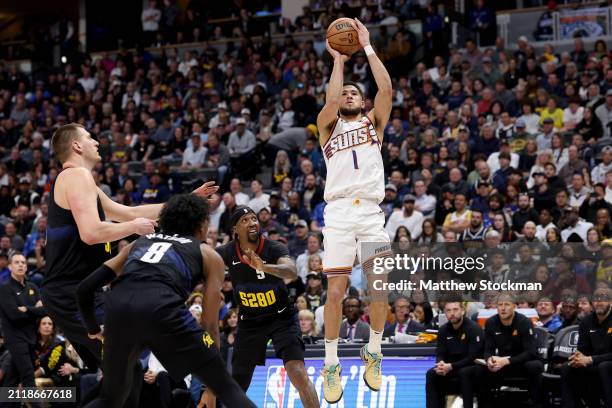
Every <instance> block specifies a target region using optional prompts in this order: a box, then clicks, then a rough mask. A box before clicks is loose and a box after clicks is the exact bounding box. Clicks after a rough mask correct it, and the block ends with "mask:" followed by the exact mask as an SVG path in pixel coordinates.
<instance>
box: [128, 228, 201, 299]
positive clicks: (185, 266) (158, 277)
mask: <svg viewBox="0 0 612 408" xmlns="http://www.w3.org/2000/svg"><path fill="white" fill-rule="evenodd" d="M202 264H203V260H202V250H201V249H200V241H199V240H197V239H196V238H195V237H190V236H179V235H165V234H162V233H157V234H149V235H144V236H142V237H140V238H138V239H137V240H136V242H135V243H134V246H133V247H132V250H131V251H130V254H129V255H128V259H127V261H126V263H125V265H124V267H123V274H122V275H120V276H119V278H118V280H119V281H121V280H125V279H130V280H144V281H150V282H160V283H163V284H165V285H168V286H170V287H172V288H173V289H174V290H176V292H177V293H178V294H179V295H180V296H182V297H184V298H185V299H187V297H188V296H189V294H190V293H191V291H192V290H193V288H194V287H195V286H196V285H197V284H198V283H200V282H202V280H203V279H204V269H203V265H202Z"/></svg>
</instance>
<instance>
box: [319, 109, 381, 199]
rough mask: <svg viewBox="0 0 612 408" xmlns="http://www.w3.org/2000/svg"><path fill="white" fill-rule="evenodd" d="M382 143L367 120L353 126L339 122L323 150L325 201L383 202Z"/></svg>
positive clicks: (363, 118) (352, 123) (362, 118)
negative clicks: (346, 199)
mask: <svg viewBox="0 0 612 408" xmlns="http://www.w3.org/2000/svg"><path fill="white" fill-rule="evenodd" d="M381 142H382V141H381V140H379V138H378V135H377V134H376V129H375V128H374V125H373V124H372V122H371V121H370V119H369V118H368V117H367V116H362V117H361V119H359V120H356V121H354V122H347V121H345V120H344V119H342V118H338V120H337V121H336V124H335V125H334V127H333V128H332V132H331V136H330V137H329V140H328V141H327V143H326V144H325V146H323V155H324V157H325V163H326V165H327V179H326V181H325V201H327V202H328V203H329V202H330V201H333V200H336V199H339V198H362V199H368V200H375V201H376V202H377V203H380V202H382V200H383V199H384V198H385V171H384V166H383V161H382V156H381V153H380V146H381Z"/></svg>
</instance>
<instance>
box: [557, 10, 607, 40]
mask: <svg viewBox="0 0 612 408" xmlns="http://www.w3.org/2000/svg"><path fill="white" fill-rule="evenodd" d="M555 14H557V21H558V23H557V24H556V27H557V40H569V39H572V38H578V37H581V38H589V37H590V38H595V37H602V36H606V35H610V7H606V8H595V7H592V8H584V9H579V10H562V11H561V12H559V13H555Z"/></svg>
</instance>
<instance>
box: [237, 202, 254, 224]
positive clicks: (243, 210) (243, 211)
mask: <svg viewBox="0 0 612 408" xmlns="http://www.w3.org/2000/svg"><path fill="white" fill-rule="evenodd" d="M247 214H253V215H255V216H257V214H255V211H253V209H252V208H251V207H247V206H246V205H239V206H238V207H236V209H235V210H234V212H233V213H232V215H231V217H230V224H231V226H232V227H235V226H236V224H238V221H240V219H241V218H242V217H244V216H245V215H247Z"/></svg>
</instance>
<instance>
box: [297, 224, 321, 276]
mask: <svg viewBox="0 0 612 408" xmlns="http://www.w3.org/2000/svg"><path fill="white" fill-rule="evenodd" d="M312 255H318V256H319V257H321V259H323V250H322V249H321V238H320V237H319V234H317V233H314V232H311V233H308V238H307V239H306V251H304V253H302V254H300V255H299V256H298V257H297V259H296V261H295V266H296V267H297V271H298V276H299V277H300V278H301V279H302V281H304V282H306V275H308V273H309V272H310V271H311V270H312V269H310V257H311V256H312ZM315 272H318V271H315Z"/></svg>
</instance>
